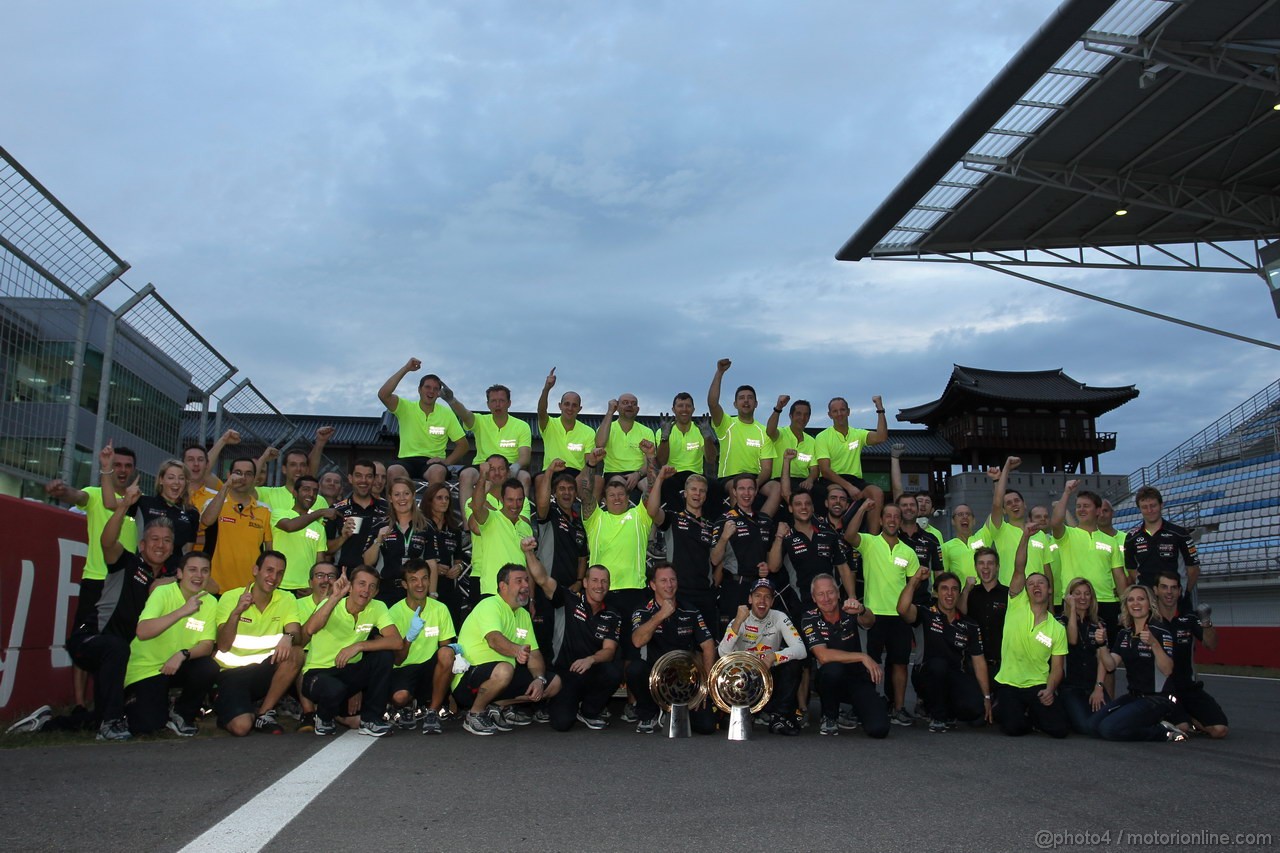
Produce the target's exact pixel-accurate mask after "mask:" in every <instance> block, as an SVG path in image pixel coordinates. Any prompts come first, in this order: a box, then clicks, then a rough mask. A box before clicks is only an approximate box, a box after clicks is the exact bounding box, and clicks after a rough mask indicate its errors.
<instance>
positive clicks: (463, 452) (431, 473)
mask: <svg viewBox="0 0 1280 853" xmlns="http://www.w3.org/2000/svg"><path fill="white" fill-rule="evenodd" d="M421 369H422V362H421V361H419V360H418V359H416V358H411V359H409V360H408V361H406V362H405V363H404V367H401V368H400V369H399V370H397V371H396V372H395V373H393V374H391V376H390V377H389V378H388V379H387V381H386V382H384V383H382V387H381V388H379V389H378V400H379V401H381V403H382V405H384V406H386V408H387V411H388V412H390V413H391V414H392V415H393V416H394V417H395V419H396V423H397V424H398V425H399V427H400V449H399V451H398V453H397V456H398V458H397V460H396V464H395V465H392V466H391V467H390V468H389V469H388V470H387V477H388V479H391V480H394V479H395V478H396V477H410V478H412V479H415V480H422V479H425V480H426V481H427V482H428V483H432V484H434V483H443V482H445V481H446V480H448V479H449V466H451V465H460V464H462V461H463V460H464V459H466V456H467V453H468V452H469V451H470V450H471V442H469V441H467V434H466V431H465V430H464V429H463V428H462V424H460V423H458V416H457V415H455V414H454V412H453V409H452V407H450V406H448V405H444V406H441V405H439V402H438V401H439V399H440V394H441V392H442V391H443V390H444V383H443V382H441V381H440V377H439V376H436V375H435V374H434V373H428V374H427V375H426V376H423V377H422V378H421V379H419V380H418V402H416V403H414V402H413V401H412V400H408V399H405V398H403V397H399V396H397V395H396V388H397V387H399V385H400V382H401V381H402V380H403V379H404V378H405V376H407V375H408V374H410V373H415V372H417V371H419V370H421ZM449 442H453V449H452V450H449V449H448V448H449ZM379 497H381V495H380V496H379Z"/></svg>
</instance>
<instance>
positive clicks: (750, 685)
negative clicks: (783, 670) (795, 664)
mask: <svg viewBox="0 0 1280 853" xmlns="http://www.w3.org/2000/svg"><path fill="white" fill-rule="evenodd" d="M709 681H710V682H711V699H712V701H714V702H715V703H716V705H717V706H719V708H720V710H721V711H727V712H728V713H729V740H751V715H752V714H754V713H756V712H757V711H759V710H760V709H761V708H763V707H764V706H765V705H767V704H769V697H770V696H772V695H773V673H771V672H770V671H769V667H767V666H765V665H764V662H763V661H761V660H760V658H758V657H756V656H755V655H753V654H752V653H751V652H730V653H729V654H727V655H725V656H724V657H722V658H720V660H718V661H716V663H715V666H713V667H711V677H710V679H709Z"/></svg>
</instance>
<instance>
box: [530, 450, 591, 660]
mask: <svg viewBox="0 0 1280 853" xmlns="http://www.w3.org/2000/svg"><path fill="white" fill-rule="evenodd" d="M535 479H536V482H537V484H538V485H537V493H536V494H535V496H534V498H535V503H534V508H535V509H536V510H537V515H538V517H537V524H536V525H535V530H536V532H537V536H538V552H537V553H538V559H539V560H540V561H541V562H542V565H544V566H546V567H548V569H549V574H550V576H551V577H552V578H553V579H554V580H555V582H556V584H557V585H558V586H559V587H561V588H562V589H564V590H565V591H567V592H572V593H576V592H579V591H581V589H582V583H583V578H584V577H585V575H586V572H587V556H588V554H589V553H590V549H589V548H588V547H587V531H586V528H584V527H583V526H582V518H581V517H580V516H579V515H578V513H577V511H576V510H575V509H574V508H573V505H574V503H575V502H576V501H577V500H578V481H577V480H576V479H575V478H574V476H573V475H572V474H570V473H569V472H568V471H567V470H566V465H565V461H564V460H563V459H553V460H551V465H550V467H549V468H547V470H546V471H545V472H544V473H543V474H541V475H539V476H538V477H537V478H535ZM534 583H535V584H536V586H537V589H535V591H534V595H533V613H532V616H533V632H534V634H536V635H537V637H538V645H539V646H541V647H542V648H544V649H550V648H551V638H552V634H551V629H552V627H553V625H554V620H553V619H552V618H551V611H552V610H553V609H554V606H553V605H552V603H551V599H550V598H549V597H548V596H547V593H546V592H545V591H544V590H543V588H542V584H540V583H538V581H537V578H534Z"/></svg>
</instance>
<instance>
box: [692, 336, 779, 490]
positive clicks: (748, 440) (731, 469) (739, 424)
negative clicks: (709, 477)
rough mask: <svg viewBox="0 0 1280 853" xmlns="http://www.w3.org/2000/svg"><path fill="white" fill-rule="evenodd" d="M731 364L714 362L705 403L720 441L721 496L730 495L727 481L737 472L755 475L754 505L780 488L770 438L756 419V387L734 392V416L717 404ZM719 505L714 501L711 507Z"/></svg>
mask: <svg viewBox="0 0 1280 853" xmlns="http://www.w3.org/2000/svg"><path fill="white" fill-rule="evenodd" d="M732 366H733V362H732V361H731V360H730V359H727V358H722V359H720V360H719V361H717V362H716V372H715V374H714V375H713V376H712V377H711V385H710V386H709V387H708V388H707V406H708V407H709V410H710V412H711V428H712V429H714V430H715V432H716V438H717V439H719V440H720V459H719V465H718V467H717V477H718V485H719V493H720V497H721V498H723V497H724V496H726V495H728V494H729V491H730V489H729V481H730V480H732V479H734V478H736V477H737V476H738V475H739V474H750V475H752V476H753V477H755V478H756V506H757V507H759V506H762V505H763V504H764V502H765V501H766V500H768V499H770V498H772V497H773V496H774V495H778V494H780V487H779V485H778V484H777V483H775V482H773V481H772V480H773V456H774V450H773V441H772V440H771V439H770V438H769V432H768V429H767V428H766V426H765V425H764V424H762V423H760V422H759V421H757V420H756V417H755V414H756V405H757V402H756V389H755V388H753V387H751V386H750V385H739V386H738V387H737V389H736V390H735V391H734V392H733V407H734V409H735V410H736V411H737V413H738V414H737V415H735V416H734V417H728V416H726V415H725V413H724V409H723V408H722V407H721V406H720V383H721V381H722V380H723V379H724V375H725V374H726V373H728V372H729V368H730V367H732ZM716 505H718V504H715V503H713V506H716Z"/></svg>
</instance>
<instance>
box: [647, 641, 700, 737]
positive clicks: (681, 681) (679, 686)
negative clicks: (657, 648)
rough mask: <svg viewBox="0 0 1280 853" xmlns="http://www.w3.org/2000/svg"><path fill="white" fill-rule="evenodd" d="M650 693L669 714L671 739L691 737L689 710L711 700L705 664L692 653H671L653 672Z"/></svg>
mask: <svg viewBox="0 0 1280 853" xmlns="http://www.w3.org/2000/svg"><path fill="white" fill-rule="evenodd" d="M649 693H650V695H652V696H653V699H654V701H655V702H657V703H658V706H659V707H660V708H662V710H663V711H666V712H667V737H672V738H673V737H690V736H691V734H692V732H691V730H690V727H689V706H690V705H693V706H697V705H700V704H701V703H702V702H703V701H704V700H705V699H706V698H707V679H706V673H705V672H704V671H703V668H702V660H701V659H700V658H699V657H698V656H697V655H695V654H694V653H693V652H689V651H674V652H667V653H666V654H665V655H663V656H662V657H660V658H658V660H657V661H655V662H654V664H653V669H651V670H650V671H649Z"/></svg>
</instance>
